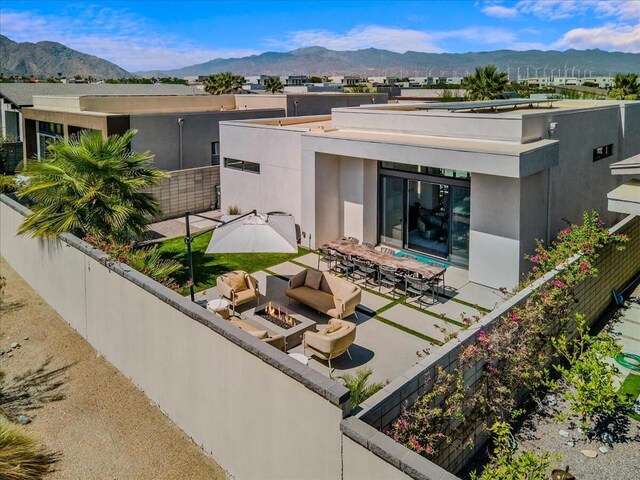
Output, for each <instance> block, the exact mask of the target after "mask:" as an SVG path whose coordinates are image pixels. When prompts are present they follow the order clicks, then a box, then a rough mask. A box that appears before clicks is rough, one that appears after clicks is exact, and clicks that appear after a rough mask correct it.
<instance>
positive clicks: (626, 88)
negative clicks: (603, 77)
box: [609, 73, 640, 100]
mask: <svg viewBox="0 0 640 480" xmlns="http://www.w3.org/2000/svg"><path fill="white" fill-rule="evenodd" d="M609 98H613V99H615V100H637V99H638V98H640V84H639V83H638V74H637V73H627V74H623V73H616V76H615V77H614V78H613V88H612V89H611V92H609Z"/></svg>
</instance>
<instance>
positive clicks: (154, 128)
mask: <svg viewBox="0 0 640 480" xmlns="http://www.w3.org/2000/svg"><path fill="white" fill-rule="evenodd" d="M372 102H373V103H386V102H387V95H386V94H321V93H318V94H295V95H288V94H276V95H266V94H265V95H189V96H185V95H182V96H180V95H163V96H150V95H75V96H35V97H34V100H33V103H34V105H33V107H28V108H23V109H22V114H23V117H24V118H23V130H24V139H23V147H24V148H23V150H24V159H25V160H26V161H28V160H29V159H30V158H34V157H37V158H39V157H42V156H43V155H44V153H45V151H46V144H47V142H48V141H50V140H51V139H52V138H55V137H65V138H66V137H68V136H69V135H72V134H74V133H76V132H78V131H81V130H86V129H90V130H99V131H101V132H102V134H103V136H107V135H112V134H121V133H123V132H125V131H126V130H128V129H130V128H133V129H136V130H138V134H137V135H136V136H135V137H134V139H133V141H132V143H131V147H132V149H133V150H136V151H146V150H148V151H149V152H151V154H152V155H154V162H155V164H156V166H157V167H158V168H161V169H163V170H167V171H170V172H173V173H172V175H171V179H170V180H168V181H166V182H165V183H164V184H163V185H162V186H161V187H158V189H156V190H154V193H155V194H156V195H157V196H158V197H159V198H160V200H161V204H162V207H163V211H164V218H168V217H172V216H177V215H182V214H184V212H185V211H187V210H190V211H192V212H198V211H205V210H209V209H211V207H212V206H218V197H217V195H216V192H215V190H216V189H215V187H216V185H219V183H220V181H219V166H218V165H219V161H220V155H219V154H220V137H219V127H218V124H219V123H220V122H221V121H225V120H242V119H249V118H251V119H260V118H274V117H286V116H291V115H294V116H295V115H310V114H315V113H329V112H331V109H332V108H334V107H345V106H354V105H361V104H363V103H369V104H370V103H372ZM195 169H198V170H197V171H196V170H195ZM180 179H185V180H184V181H183V182H182V183H183V184H184V183H185V182H186V184H188V185H189V187H188V188H187V187H185V186H183V187H181V193H180V194H175V195H174V194H172V192H175V188H174V189H173V190H172V189H171V185H174V184H179V183H180V182H181V180H180Z"/></svg>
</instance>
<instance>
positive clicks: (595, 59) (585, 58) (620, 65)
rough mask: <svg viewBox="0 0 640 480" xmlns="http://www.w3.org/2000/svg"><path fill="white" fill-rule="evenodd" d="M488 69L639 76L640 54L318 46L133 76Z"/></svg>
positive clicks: (423, 73) (437, 72)
mask: <svg viewBox="0 0 640 480" xmlns="http://www.w3.org/2000/svg"><path fill="white" fill-rule="evenodd" d="M489 64H494V65H498V67H499V68H500V70H506V69H507V68H508V69H509V73H510V74H511V76H512V78H515V77H516V75H517V73H518V68H520V73H521V74H522V75H524V74H525V73H526V71H527V67H529V74H530V75H531V76H533V75H534V72H535V69H538V73H539V74H540V75H542V74H543V71H544V69H545V67H546V73H547V74H550V73H551V69H554V70H555V71H556V72H558V71H559V70H561V71H562V72H563V74H564V70H565V69H567V72H568V73H570V72H571V70H572V68H574V67H575V68H574V70H576V71H577V69H580V71H581V72H583V71H586V72H589V71H591V72H592V74H593V75H595V74H607V75H608V74H609V73H616V72H634V73H640V54H637V53H622V52H606V51H603V50H597V49H595V50H566V51H564V52H560V51H555V50H549V51H541V50H527V51H516V50H496V51H493V52H469V53H425V52H412V51H409V52H405V53H396V52H391V51H389V50H380V49H377V48H367V49H363V50H353V51H335V50H329V49H327V48H324V47H307V48H300V49H297V50H293V51H291V52H265V53H262V54H260V55H251V56H248V57H242V58H228V59H223V58H218V59H215V60H210V61H208V62H205V63H200V64H197V65H192V66H189V67H184V68H178V69H174V70H164V71H150V72H149V71H147V72H135V73H136V75H139V76H156V77H157V76H171V77H174V76H175V77H186V76H190V75H209V74H212V73H218V72H225V71H231V72H234V73H237V74H240V75H258V74H264V75H285V74H306V75H331V74H357V75H376V74H378V75H383V74H386V75H394V76H400V77H405V76H426V75H427V74H428V73H429V71H431V75H434V76H436V75H441V74H442V73H444V75H447V76H451V75H454V74H458V75H464V74H465V72H472V71H473V69H474V67H478V66H484V65H489Z"/></svg>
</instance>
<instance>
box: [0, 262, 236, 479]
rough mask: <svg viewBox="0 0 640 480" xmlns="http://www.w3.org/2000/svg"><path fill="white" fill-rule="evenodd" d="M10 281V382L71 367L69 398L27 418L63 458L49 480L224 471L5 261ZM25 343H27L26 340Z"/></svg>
mask: <svg viewBox="0 0 640 480" xmlns="http://www.w3.org/2000/svg"><path fill="white" fill-rule="evenodd" d="M0 273H1V274H2V275H3V276H4V277H6V279H7V283H8V285H7V288H6V295H5V301H4V307H3V310H1V311H0V350H4V349H6V348H8V347H9V346H10V345H11V344H12V343H13V342H19V343H20V344H21V347H20V348H18V349H15V350H13V351H12V352H11V356H9V355H8V354H7V355H4V356H2V357H0V366H1V368H2V370H3V371H5V372H6V374H7V378H11V377H13V376H14V375H19V374H22V373H24V372H25V371H27V370H29V369H35V368H38V367H40V366H41V365H42V364H43V363H44V362H45V361H46V360H47V359H48V358H51V363H50V365H49V367H48V368H50V369H55V368H59V367H63V366H69V368H68V370H67V372H66V374H65V376H66V379H65V383H64V386H63V387H62V390H63V392H64V394H65V396H66V397H65V398H64V399H63V400H60V401H58V402H53V403H47V404H45V405H44V407H43V408H42V409H40V410H36V411H34V412H33V413H29V414H28V415H29V416H30V417H31V418H32V420H33V421H32V423H30V424H29V425H26V427H25V428H26V429H27V430H28V432H29V433H31V434H32V435H33V436H35V437H36V438H37V439H39V441H40V443H41V444H42V445H43V446H44V447H46V448H47V449H49V450H50V451H55V452H60V453H61V454H62V457H61V459H60V461H59V462H58V463H57V465H56V471H55V472H53V473H52V474H50V475H48V476H47V478H48V479H51V480H53V479H111V480H113V479H210V480H222V479H225V478H226V474H225V472H224V470H222V468H221V467H220V466H218V465H217V464H216V463H215V462H214V461H213V460H212V459H210V458H209V457H207V456H206V455H205V454H204V453H203V452H202V450H201V449H200V448H199V447H198V446H197V445H196V444H195V443H193V442H192V441H191V439H189V438H188V437H187V436H186V435H185V434H184V433H183V432H182V431H181V430H180V429H179V428H178V427H176V426H175V425H174V424H173V423H172V422H171V421H170V420H169V419H168V418H166V417H165V416H164V415H163V414H162V413H161V412H160V410H159V409H157V408H156V407H155V406H153V405H152V404H151V403H150V402H149V400H148V399H147V398H146V397H145V396H144V394H143V393H142V392H140V391H139V390H138V389H137V388H136V387H135V386H134V385H133V384H132V383H131V382H130V381H129V380H128V379H127V378H125V377H124V376H123V375H122V374H120V372H118V371H117V370H116V369H115V368H114V367H113V366H111V364H109V363H108V362H107V361H105V360H104V359H103V358H101V357H99V356H97V354H96V351H95V350H94V349H93V348H92V347H91V346H90V345H89V344H88V343H86V342H85V341H84V340H83V339H82V337H80V336H79V335H78V334H77V333H76V332H75V331H74V330H73V329H72V328H71V327H69V326H68V325H67V324H66V323H65V322H64V320H62V318H60V316H58V314H57V313H56V312H55V311H54V310H53V309H52V308H51V307H49V306H48V305H47V304H46V303H45V302H44V301H43V300H42V298H40V296H38V295H37V294H36V293H35V292H34V291H33V290H32V289H31V288H30V287H29V285H27V284H26V283H25V282H24V281H23V280H22V279H21V278H20V277H19V276H18V275H17V274H16V272H15V271H14V270H13V269H12V268H11V267H9V265H8V264H7V263H6V261H5V260H4V259H3V258H1V257H0ZM25 338H26V339H27V340H25Z"/></svg>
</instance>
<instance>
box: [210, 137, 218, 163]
mask: <svg viewBox="0 0 640 480" xmlns="http://www.w3.org/2000/svg"><path fill="white" fill-rule="evenodd" d="M211 165H220V142H211Z"/></svg>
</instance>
